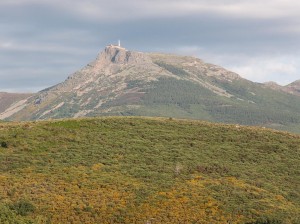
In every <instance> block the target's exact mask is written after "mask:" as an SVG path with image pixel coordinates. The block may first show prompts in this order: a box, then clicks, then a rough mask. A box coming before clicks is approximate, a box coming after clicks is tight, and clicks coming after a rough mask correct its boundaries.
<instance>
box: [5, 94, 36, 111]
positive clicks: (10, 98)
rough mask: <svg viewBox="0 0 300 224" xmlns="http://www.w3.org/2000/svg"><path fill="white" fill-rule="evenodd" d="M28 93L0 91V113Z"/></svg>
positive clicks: (26, 96) (24, 97)
mask: <svg viewBox="0 0 300 224" xmlns="http://www.w3.org/2000/svg"><path fill="white" fill-rule="evenodd" d="M31 95H32V94H29V93H5V92H0V113H2V112H4V111H5V110H6V109H7V108H9V107H11V106H12V105H13V104H15V103H17V102H19V101H21V100H24V99H26V98H28V97H30V96H31Z"/></svg>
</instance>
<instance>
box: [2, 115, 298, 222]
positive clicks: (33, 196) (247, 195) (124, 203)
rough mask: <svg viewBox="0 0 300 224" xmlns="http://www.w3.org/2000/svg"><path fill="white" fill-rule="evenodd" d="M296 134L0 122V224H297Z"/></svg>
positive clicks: (124, 120)
mask: <svg viewBox="0 0 300 224" xmlns="http://www.w3.org/2000/svg"><path fill="white" fill-rule="evenodd" d="M299 145H300V136H299V135H294V134H290V133H287V132H279V131H274V130H268V129H263V128H257V127H242V126H236V125H224V124H212V123H208V122H202V121H192V120H176V119H169V118H151V119H150V118H136V117H135V118H133V117H130V118H128V117H106V118H104V117H102V118H84V119H83V118H81V119H68V120H67V119H64V120H54V121H53V120H50V121H38V122H20V123H18V122H13V123H10V122H7V123H3V124H0V198H1V200H0V223H16V224H25V223H32V224H39V223H49V224H51V223H53V224H56V223H74V224H79V223H166V224H168V223H169V224H171V223H207V224H210V223H214V224H224V223H236V224H246V223H247V224H267V223H268V224H275V223H276V224H277V223H290V224H299V223H300V213H299V210H300V192H299V186H300V175H299V170H300V150H299Z"/></svg>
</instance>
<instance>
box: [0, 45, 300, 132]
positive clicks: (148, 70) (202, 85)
mask: <svg viewBox="0 0 300 224" xmlns="http://www.w3.org/2000/svg"><path fill="white" fill-rule="evenodd" d="M297 83H298V82H295V83H294V84H290V86H288V87H286V89H284V90H286V91H283V89H282V88H277V86H275V85H274V84H273V85H269V84H260V83H254V82H251V81H249V80H246V79H243V78H241V77H240V76H239V75H238V74H236V73H234V72H231V71H228V70H226V69H224V68H222V67H220V66H217V65H213V64H209V63H206V62H204V61H202V60H200V59H198V58H195V57H189V56H178V55H172V54H162V53H142V52H136V51H130V50H127V49H125V48H123V47H121V46H116V45H108V46H106V48H105V49H104V50H103V51H102V52H101V53H99V55H98V56H97V58H96V59H95V60H94V61H93V62H91V63H89V64H87V65H86V66H85V67H84V68H82V69H81V70H79V71H77V72H75V73H74V74H72V75H70V76H69V77H68V78H67V79H66V80H65V81H64V82H62V83H60V84H57V85H55V86H53V87H50V88H47V89H45V90H42V91H40V92H38V93H36V94H34V95H32V96H30V97H29V98H27V100H23V101H20V102H17V103H15V104H13V105H11V106H10V107H9V108H7V109H6V111H4V112H2V113H1V115H0V119H7V120H44V119H50V118H67V117H86V116H88V117H91V116H103V115H126V116H163V117H177V118H191V119H202V120H208V121H214V122H225V123H238V124H244V125H262V126H266V127H272V128H277V129H283V130H290V131H296V132H300V97H299V89H300V88H299V85H298V84H299V83H298V84H297Z"/></svg>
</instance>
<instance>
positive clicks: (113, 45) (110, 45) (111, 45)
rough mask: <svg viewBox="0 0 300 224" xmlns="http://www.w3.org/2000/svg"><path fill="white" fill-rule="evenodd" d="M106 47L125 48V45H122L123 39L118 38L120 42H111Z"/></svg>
mask: <svg viewBox="0 0 300 224" xmlns="http://www.w3.org/2000/svg"><path fill="white" fill-rule="evenodd" d="M106 47H114V48H119V49H125V48H124V47H121V41H120V40H118V44H109V45H107V46H106Z"/></svg>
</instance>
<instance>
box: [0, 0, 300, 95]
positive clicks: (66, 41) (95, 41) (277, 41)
mask: <svg viewBox="0 0 300 224" xmlns="http://www.w3.org/2000/svg"><path fill="white" fill-rule="evenodd" d="M299 11H300V2H299V1H296V0H286V1H283V0H265V1H258V0H252V1H250V0H226V1H225V0H177V1H174V0H172V1H171V0H127V1H121V0H114V1H107V0H86V1H81V0H65V1H58V0H52V1H50V0H2V1H1V2H0V29H1V31H2V35H1V36H0V80H1V82H0V91H5V90H10V91H18V92H21V91H36V90H40V89H42V88H45V87H48V86H51V85H54V84H56V83H58V82H61V81H63V80H64V79H65V78H66V77H67V76H68V75H69V74H70V73H72V72H74V71H76V70H77V69H79V68H81V67H82V66H84V65H85V64H86V63H88V62H90V61H91V60H93V59H94V58H95V57H96V55H97V54H98V53H99V51H100V50H101V49H102V48H103V47H104V46H105V45H106V44H109V43H111V42H115V41H116V40H118V39H121V40H122V42H123V44H124V46H125V47H126V48H128V49H133V50H139V51H163V52H171V53H179V54H185V55H193V56H197V57H199V58H202V59H204V60H205V61H207V62H212V63H216V64H219V65H221V66H224V67H225V68H228V69H230V70H233V71H235V72H237V73H239V74H240V75H241V76H243V77H245V78H247V79H250V80H252V81H256V82H265V81H270V80H272V81H276V82H278V83H280V84H283V85H285V84H288V83H289V82H292V81H294V80H296V79H300V44H299V38H300V24H299V23H300V14H299Z"/></svg>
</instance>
